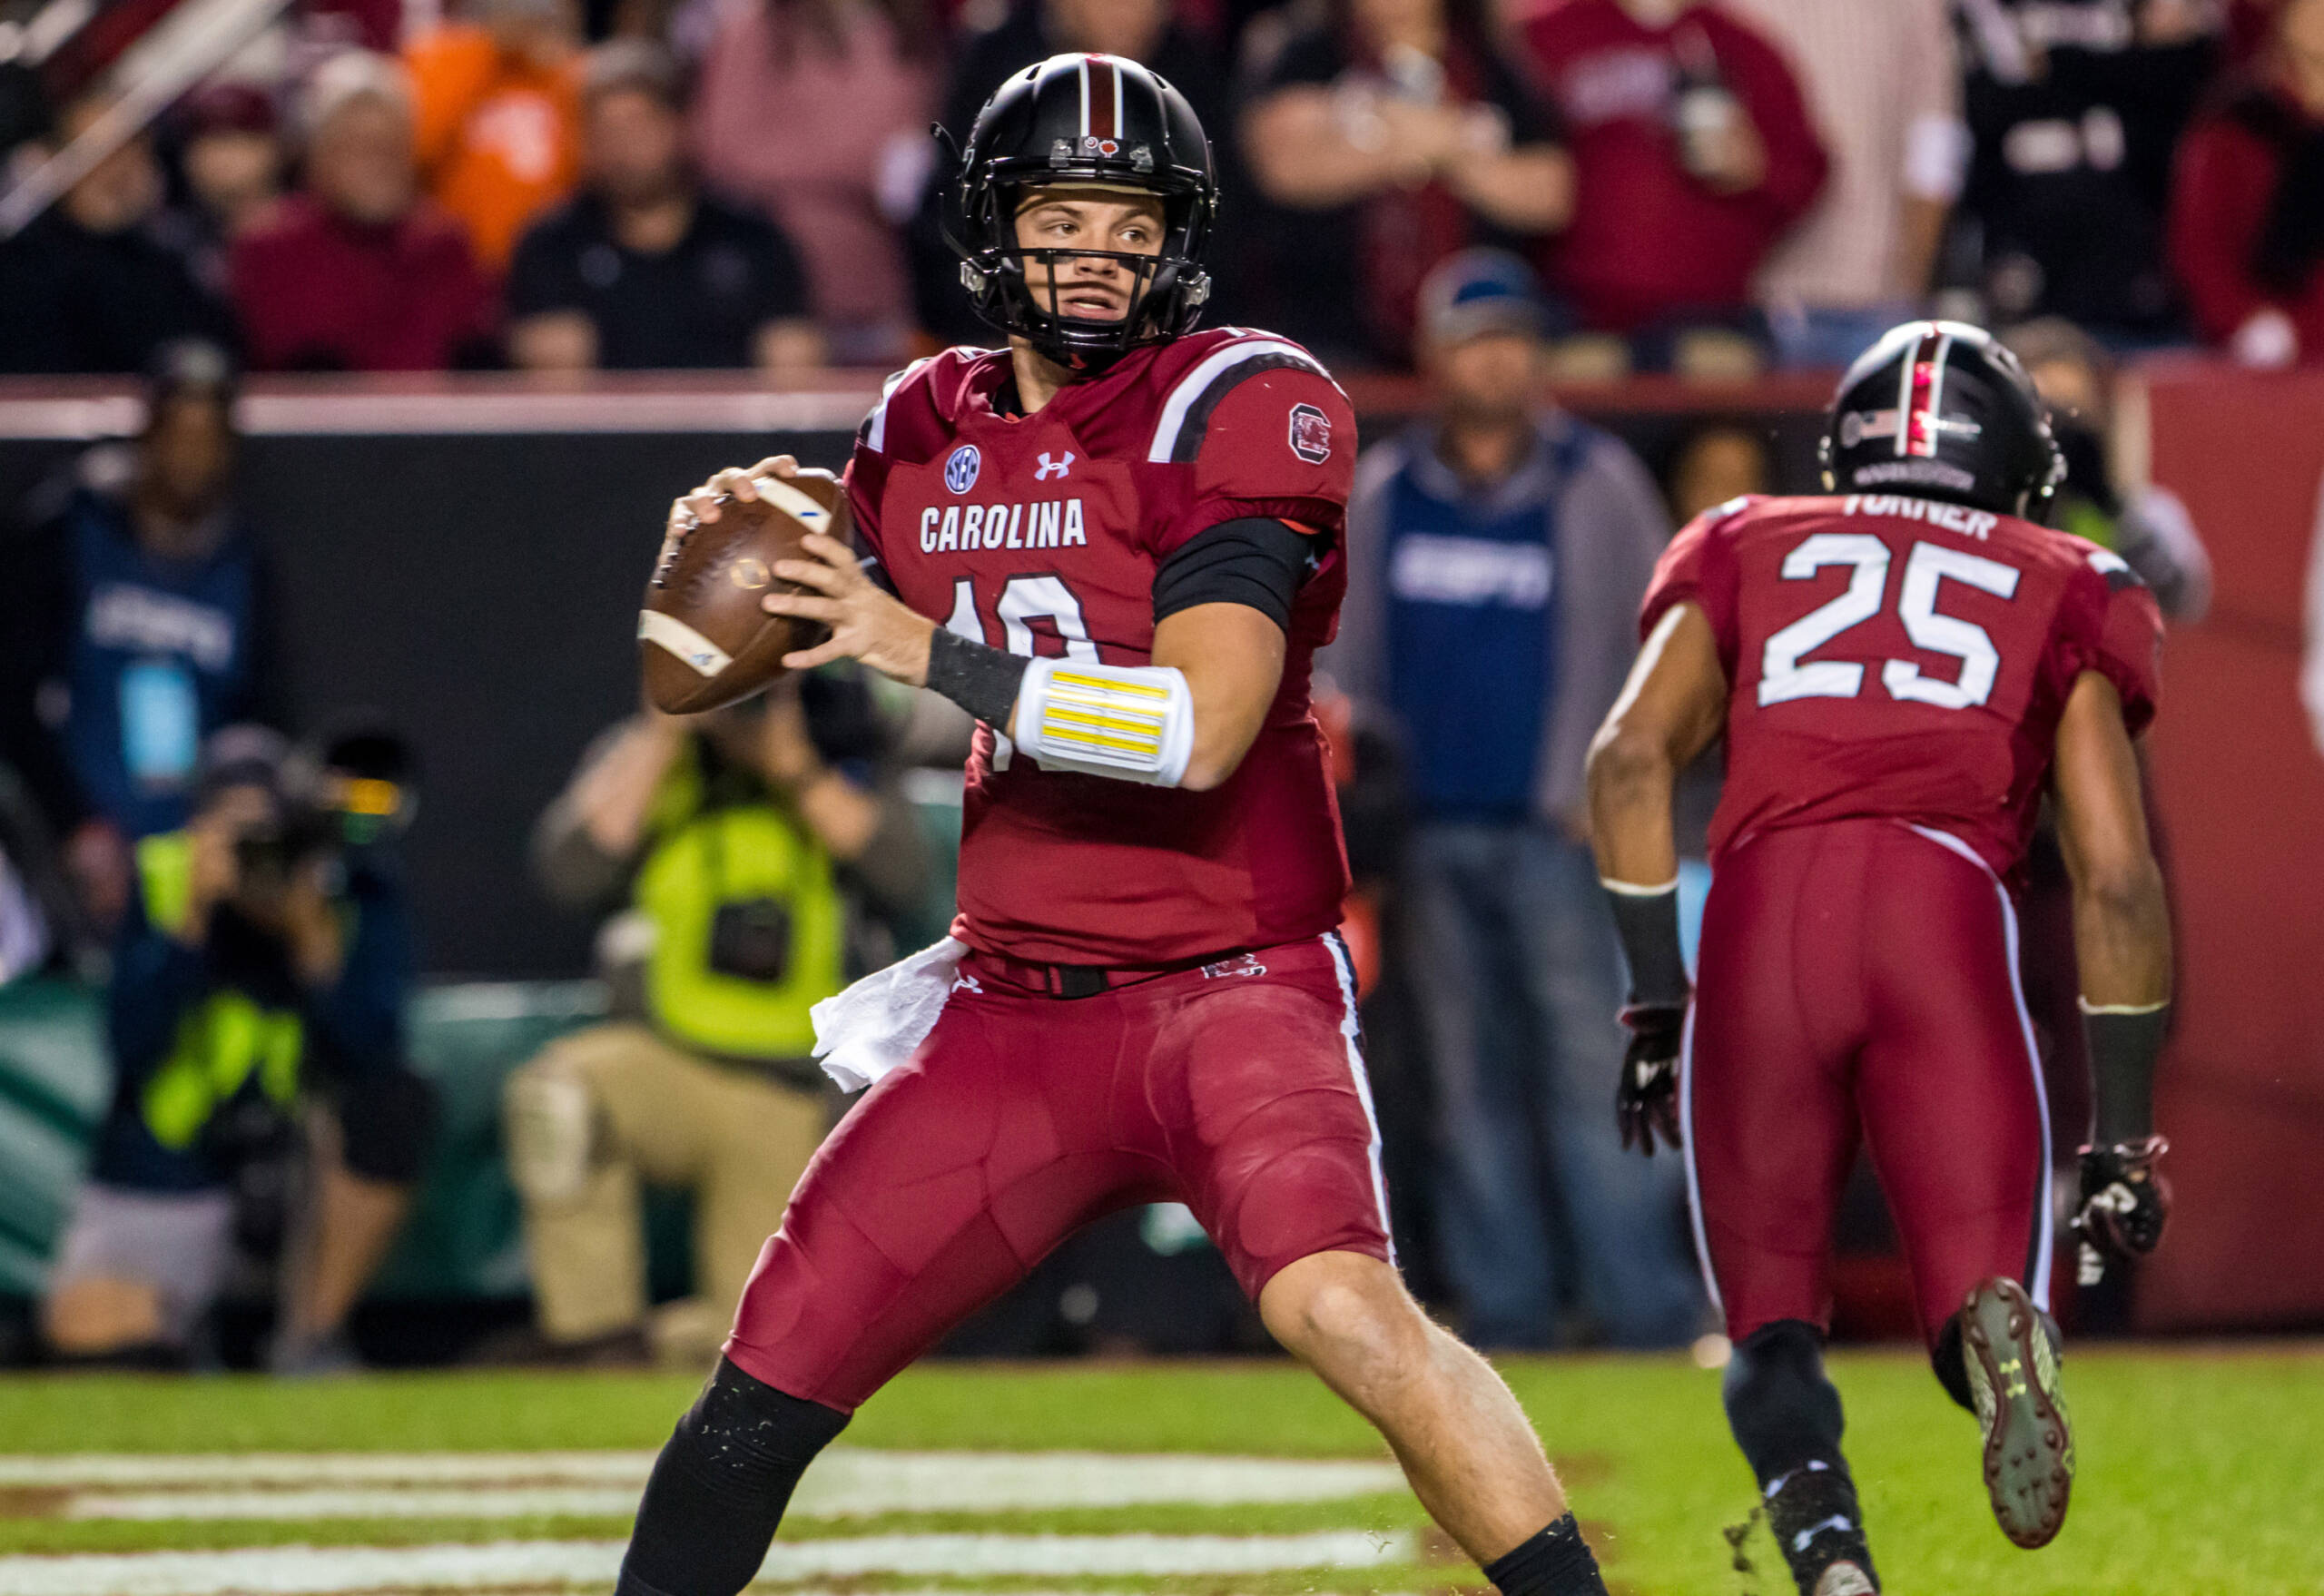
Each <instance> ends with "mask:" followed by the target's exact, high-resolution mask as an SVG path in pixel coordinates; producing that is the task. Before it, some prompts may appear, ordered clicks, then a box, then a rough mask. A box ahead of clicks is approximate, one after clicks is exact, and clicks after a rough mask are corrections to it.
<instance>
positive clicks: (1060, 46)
mask: <svg viewBox="0 0 2324 1596" xmlns="http://www.w3.org/2000/svg"><path fill="white" fill-rule="evenodd" d="M980 9H981V8H980ZM1068 50H1085V51H1088V52H1090V53H1092V54H1105V55H1127V56H1128V57H1129V58H1130V59H1131V60H1133V61H1137V62H1141V63H1143V64H1145V65H1146V66H1147V67H1148V68H1150V69H1152V70H1153V71H1154V72H1156V73H1157V74H1160V75H1161V76H1162V77H1164V78H1166V79H1167V80H1168V81H1169V82H1170V84H1172V85H1173V86H1175V87H1176V88H1177V90H1178V91H1179V92H1180V93H1181V94H1185V95H1186V96H1187V103H1188V104H1190V105H1192V106H1193V107H1194V111H1195V115H1196V117H1198V118H1199V119H1200V120H1201V122H1202V125H1203V130H1204V132H1206V133H1208V134H1209V135H1210V143H1211V156H1212V159H1213V160H1214V161H1215V162H1218V163H1221V164H1222V165H1225V164H1226V163H1227V162H1228V161H1229V160H1230V159H1231V143H1232V141H1231V140H1229V139H1228V138H1227V137H1226V120H1225V118H1226V110H1225V106H1224V105H1223V103H1221V101H1220V99H1219V78H1220V74H1219V70H1218V64H1217V60H1216V56H1215V55H1214V54H1212V51H1211V48H1210V44H1209V42H1208V41H1207V40H1206V38H1205V37H1204V36H1203V35H1202V34H1200V33H1198V32H1197V31H1196V30H1195V29H1194V28H1192V27H1189V26H1187V25H1185V24H1183V23H1181V22H1179V21H1178V20H1177V19H1176V18H1175V17H1174V16H1173V15H1172V10H1171V3H1170V0H1009V5H1008V7H1007V9H1006V10H1005V11H1003V12H1001V13H1000V20H999V21H998V22H997V23H991V24H989V25H986V26H985V27H983V28H982V29H981V30H980V31H973V32H970V33H969V34H966V35H965V36H964V37H963V38H962V39H961V40H960V43H959V45H958V47H957V48H956V50H955V51H954V54H953V57H952V69H951V72H950V74H949V75H948V76H947V77H946V79H945V82H944V101H943V126H944V129H945V131H946V132H947V133H950V134H951V136H952V137H953V138H954V139H956V140H958V141H959V142H960V143H967V142H968V137H969V130H970V127H972V126H973V125H975V123H976V119H977V112H978V110H979V109H980V108H981V107H982V106H983V104H984V103H985V102H986V101H987V100H989V99H990V98H991V97H992V94H993V91H994V90H996V89H998V88H1000V85H1001V84H1003V83H1005V82H1006V81H1008V78H1009V74H1011V73H1014V72H1020V71H1022V70H1023V69H1024V68H1026V67H1028V66H1029V65H1031V64H1033V63H1034V62H1037V61H1045V60H1047V59H1048V58H1049V56H1051V55H1055V54H1059V53H1060V52H1063V51H1068ZM929 153H932V152H927V151H926V150H925V147H924V146H923V154H924V155H925V154H929ZM958 175H959V173H958V172H957V171H956V170H955V167H954V164H953V163H952V162H950V160H948V159H943V158H940V157H939V158H937V159H934V160H931V161H930V162H929V163H928V172H927V177H926V181H925V183H924V186H923V187H922V189H921V196H920V208H919V210H918V212H916V213H915V215H914V216H913V219H912V222H911V229H910V231H909V232H908V233H907V235H906V236H907V243H908V245H909V247H910V258H911V282H912V308H913V311H914V314H915V315H916V316H917V318H918V319H919V321H920V326H921V330H922V331H923V332H925V333H927V334H929V335H930V336H931V337H932V338H935V339H936V340H939V341H940V342H943V343H970V344H975V343H989V342H990V341H991V340H992V336H993V333H992V329H991V328H990V327H987V326H986V325H985V324H984V323H983V322H982V321H980V320H977V317H976V313H975V312H974V311H973V310H970V308H969V296H968V295H967V294H966V293H965V292H963V291H961V288H960V257H959V256H958V255H956V254H954V253H953V252H952V251H951V250H950V247H949V246H947V245H946V243H945V242H944V236H943V230H942V227H941V224H940V219H941V214H942V208H943V202H944V197H945V192H946V187H947V185H948V184H950V182H952V181H953V180H954V179H955V178H956V177H957V176H958ZM1226 186H1230V187H1231V184H1230V185H1226ZM1222 209H1223V212H1225V213H1224V214H1223V215H1222V217H1221V222H1220V224H1221V227H1222V229H1223V230H1224V235H1223V237H1222V241H1224V237H1225V236H1226V235H1231V234H1232V232H1233V230H1234V229H1235V228H1236V225H1237V223H1236V220H1235V217H1234V214H1233V212H1234V207H1233V205H1232V204H1229V205H1226V206H1225V207H1223V208H1222ZM1219 252H1221V251H1214V254H1215V255H1216V253H1219ZM1239 313H1240V312H1237V311H1235V310H1233V309H1232V301H1231V300H1226V301H1224V302H1222V301H1221V300H1218V298H1217V296H1216V295H1214V299H1213V303H1212V306H1211V311H1210V319H1211V320H1213V321H1214V322H1216V321H1220V320H1231V319H1232V317H1233V316H1234V315H1236V314H1239Z"/></svg>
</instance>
